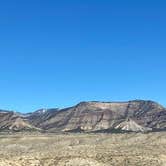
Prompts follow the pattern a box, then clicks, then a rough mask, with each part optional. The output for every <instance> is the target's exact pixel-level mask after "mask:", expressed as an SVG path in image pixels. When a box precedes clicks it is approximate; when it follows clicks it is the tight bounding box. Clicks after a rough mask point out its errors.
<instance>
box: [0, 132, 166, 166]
mask: <svg viewBox="0 0 166 166" xmlns="http://www.w3.org/2000/svg"><path fill="white" fill-rule="evenodd" d="M0 166H166V132H161V133H148V134H142V133H130V134H13V135H7V134H1V135H0Z"/></svg>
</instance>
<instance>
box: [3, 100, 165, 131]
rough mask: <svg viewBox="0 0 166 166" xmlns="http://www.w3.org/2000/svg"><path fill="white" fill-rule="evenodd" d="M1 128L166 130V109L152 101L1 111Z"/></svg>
mask: <svg viewBox="0 0 166 166" xmlns="http://www.w3.org/2000/svg"><path fill="white" fill-rule="evenodd" d="M0 128H1V130H2V129H9V130H22V129H25V130H26V129H32V128H33V129H39V128H40V129H41V130H43V131H48V132H60V131H61V132H62V131H63V132H77V131H79V132H80V131H81V132H103V131H106V132H108V131H109V132H119V131H123V132H124V131H134V132H146V131H152V130H153V131H155V130H166V109H165V108H164V107H162V106H161V105H159V104H158V103H156V102H153V101H144V100H133V101H128V102H95V101H92V102H81V103H79V104H77V105H76V106H73V107H70V108H66V109H62V110H58V109H41V110H38V111H36V112H34V113H30V114H26V115H24V116H23V115H18V114H17V115H16V114H15V113H13V112H0Z"/></svg>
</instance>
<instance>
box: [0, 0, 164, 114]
mask: <svg viewBox="0 0 166 166" xmlns="http://www.w3.org/2000/svg"><path fill="white" fill-rule="evenodd" d="M165 73H166V2H165V1H164V0H158V1H156V0H139V1H137V0H136V1H133V0H126V1H124V0H116V1H115V0H102V1H101V0H100V1H99V0H82V1H80V0H70V1H67V0H61V1H56V0H47V1H45V0H24V1H23V0H5V1H1V2H0V92H1V95H0V108H2V109H13V110H16V111H20V112H31V111H34V110H36V109H38V108H43V107H49V108H50V107H60V108H61V107H67V106H71V105H74V104H76V103H77V102H79V101H84V100H101V101H103V100H104V101H119V100H120V101H123V100H132V99H148V100H149V99H151V100H156V101H157V102H159V103H161V104H163V105H165V106H166V95H165V94H166V77H165Z"/></svg>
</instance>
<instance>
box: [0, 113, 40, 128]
mask: <svg viewBox="0 0 166 166" xmlns="http://www.w3.org/2000/svg"><path fill="white" fill-rule="evenodd" d="M36 130H40V129H39V128H37V127H35V126H32V125H31V124H30V123H29V121H28V120H27V119H24V118H22V116H21V114H19V113H15V112H13V111H3V110H1V111H0V131H36Z"/></svg>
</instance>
